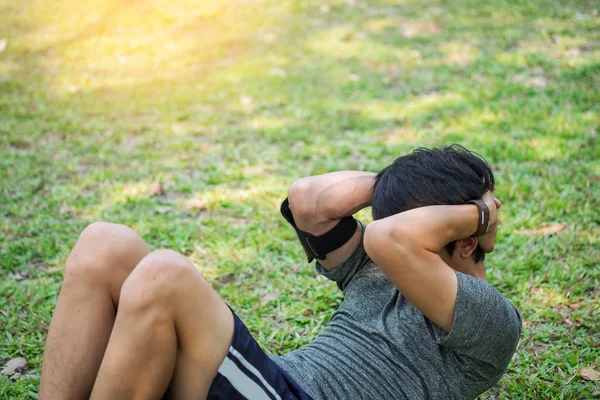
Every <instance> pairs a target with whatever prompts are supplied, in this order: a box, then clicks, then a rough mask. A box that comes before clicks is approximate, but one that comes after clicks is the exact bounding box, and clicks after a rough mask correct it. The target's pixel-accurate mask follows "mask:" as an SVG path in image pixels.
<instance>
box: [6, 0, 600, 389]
mask: <svg viewBox="0 0 600 400" xmlns="http://www.w3.org/2000/svg"><path fill="white" fill-rule="evenodd" d="M205 3H207V4H205ZM327 4H328V5H327V6H323V5H321V2H320V1H314V0H312V1H275V0H254V1H242V0H230V1H218V2H201V1H192V0H177V1H166V0H147V1H143V2H142V1H127V2H125V1H118V0H104V1H98V0H88V1H73V0H70V1H67V0H56V1H35V2H34V1H31V0H29V1H18V2H16V1H11V0H0V15H1V16H2V17H1V19H2V23H1V24H0V43H2V40H6V48H5V50H4V51H2V52H0V149H1V154H0V237H1V239H0V278H1V281H0V364H2V365H3V364H4V363H5V362H6V361H8V360H9V359H11V358H13V357H18V356H23V357H26V358H27V360H28V366H29V367H30V370H31V374H30V375H28V376H27V377H26V378H25V379H23V380H20V381H16V382H13V381H9V380H8V379H7V378H5V377H2V378H0V398H2V399H13V398H14V399H21V398H23V399H27V398H36V397H37V395H36V393H37V387H38V382H39V368H40V364H41V361H42V352H43V346H44V338H45V334H46V332H47V328H48V324H49V322H50V318H51V315H52V310H53V307H54V305H55V302H56V298H57V293H58V290H59V288H60V282H61V277H62V265H63V264H64V261H65V259H66V256H67V254H68V252H69V249H70V248H71V247H72V246H73V244H74V242H75V240H76V238H77V235H78V232H80V231H81V230H82V229H83V228H84V227H85V226H86V225H87V224H89V223H90V222H93V221H96V220H109V221H113V222H118V223H123V224H127V225H130V226H131V227H133V228H134V229H136V230H137V231H138V232H139V233H140V234H141V235H142V236H143V237H144V239H145V240H147V241H148V242H149V243H150V245H151V247H153V248H161V247H167V248H172V249H175V250H178V251H180V252H182V253H184V254H186V255H187V256H188V257H189V258H190V259H191V260H193V261H194V262H195V263H196V265H197V266H198V268H200V269H201V270H202V271H203V273H204V275H205V276H206V277H207V279H209V280H210V281H211V282H213V284H214V287H215V289H217V290H218V292H219V294H220V295H221V296H222V297H223V298H224V299H225V300H226V301H227V302H229V303H230V304H231V305H232V306H233V307H234V308H235V309H236V310H237V311H238V312H239V314H240V315H241V317H242V318H243V319H244V320H245V321H246V323H247V324H248V326H249V327H250V330H251V331H252V333H253V334H255V335H256V337H257V338H258V340H259V342H260V343H261V344H262V345H264V347H265V348H267V349H269V350H270V351H273V352H277V353H279V352H284V351H287V350H290V349H294V348H298V347H299V346H302V345H303V344H305V343H307V342H308V341H310V339H311V338H313V337H315V335H317V333H318V332H319V330H320V329H321V328H322V327H323V326H324V325H325V323H326V322H327V320H328V318H329V317H330V316H331V314H332V313H333V311H334V310H335V309H336V307H337V306H338V305H339V304H340V302H341V300H342V298H341V295H340V293H339V292H338V291H337V289H336V287H335V285H334V284H332V283H330V282H328V281H326V280H325V279H323V278H315V274H314V272H313V269H312V267H311V266H309V265H306V263H305V262H304V260H303V257H302V253H301V248H300V246H299V245H298V244H297V243H296V240H295V238H294V234H293V232H292V231H291V229H290V228H289V227H288V226H286V224H285V223H284V220H283V218H281V217H280V215H279V213H278V205H279V202H280V201H281V200H282V198H283V197H285V195H286V189H287V186H288V185H289V184H290V183H291V182H292V181H293V180H294V179H295V178H297V177H300V176H304V175H309V174H316V173H322V172H326V171H333V170H338V169H363V170H371V171H378V170H379V169H381V168H383V167H384V166H386V165H387V164H388V163H390V162H391V161H392V160H393V159H394V158H395V157H397V156H399V155H401V154H405V153H407V152H409V151H410V150H412V149H413V148H415V147H417V146H420V145H428V146H429V145H439V144H447V143H450V142H457V143H461V144H463V145H465V146H467V147H469V148H471V149H473V150H475V151H477V152H479V153H480V154H481V155H483V156H484V157H486V158H487V159H488V160H489V161H490V162H491V163H492V164H493V166H494V168H495V171H496V174H497V178H498V190H497V194H498V197H499V198H500V199H501V200H502V201H503V207H502V211H501V219H502V226H501V229H500V233H499V236H498V242H497V250H496V252H495V253H494V254H493V255H492V256H491V257H490V258H489V262H488V264H489V266H488V270H489V277H490V281H491V282H492V283H493V284H494V285H496V286H497V287H498V288H499V290H501V291H502V292H503V293H505V294H506V296H507V297H509V298H510V299H511V300H512V301H513V302H514V303H515V304H516V305H517V307H519V308H520V309H521V310H522V312H523V316H524V331H523V341H522V343H521V346H520V348H519V350H518V353H517V354H516V355H515V357H514V359H513V362H512V363H511V365H510V367H509V371H508V373H507V375H506V376H505V377H504V378H503V379H502V380H501V381H500V383H499V384H498V386H497V387H496V388H494V389H492V390H490V391H489V392H488V393H486V394H485V395H484V396H483V397H484V398H502V399H522V398H527V399H550V398H553V399H554V398H556V399H562V398H564V399H579V398H580V399H589V398H594V397H600V385H599V384H598V382H593V381H586V380H584V379H583V378H582V377H581V376H580V373H579V371H580V370H581V369H582V368H585V367H594V368H597V369H598V368H600V365H599V364H600V362H599V361H598V360H600V326H599V325H600V323H599V319H598V315H599V314H600V310H599V306H598V299H599V283H598V282H599V279H600V268H599V264H600V228H599V222H600V217H599V216H598V215H599V210H600V202H599V198H600V190H599V188H600V162H599V161H598V156H599V154H600V144H599V142H598V127H599V122H600V121H599V117H598V115H599V111H600V96H599V90H598V88H599V87H600V16H599V12H600V5H599V3H598V2H596V1H583V0H569V1H567V0H562V1H549V0H531V1H511V0H495V1H483V0H456V1H452V2H449V1H445V0H432V1H429V2H417V1H413V0H395V1H394V0H377V1H371V2H366V1H358V0H357V1H346V0H344V1H342V0H338V1H329V2H328V3H327ZM0 48H2V46H1V45H0ZM154 181H161V182H162V183H163V184H164V187H165V193H164V194H163V195H162V196H150V195H149V189H148V187H149V185H150V184H151V183H152V182H154ZM362 215H363V217H364V218H365V219H366V220H368V213H367V212H364V213H363V214H362ZM558 223H561V224H564V229H563V230H562V231H561V232H560V233H559V234H558V235H555V234H554V235H553V234H550V233H544V232H543V231H540V230H539V229H540V228H541V227H544V226H549V225H552V224H558Z"/></svg>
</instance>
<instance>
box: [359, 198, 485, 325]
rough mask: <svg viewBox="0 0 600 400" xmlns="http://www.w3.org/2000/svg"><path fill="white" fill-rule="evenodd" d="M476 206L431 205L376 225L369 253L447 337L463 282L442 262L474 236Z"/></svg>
mask: <svg viewBox="0 0 600 400" xmlns="http://www.w3.org/2000/svg"><path fill="white" fill-rule="evenodd" d="M478 217H479V211H478V209H477V207H476V206H475V205H457V206H429V207H421V208H416V209H413V210H409V211H406V212H403V213H400V214H396V215H392V216H390V217H387V218H383V219H380V220H377V221H374V222H372V223H371V224H369V225H368V226H367V229H366V232H365V238H364V241H365V250H366V252H367V254H368V255H369V257H370V258H371V259H372V260H373V261H374V262H375V263H376V264H377V265H378V266H379V268H380V269H381V270H382V271H383V273H384V274H385V275H386V276H387V277H388V278H389V279H390V280H391V281H392V283H394V285H395V286H396V288H398V290H399V291H400V292H401V293H402V294H403V295H404V296H405V297H406V299H407V300H408V301H409V302H410V303H411V304H412V305H413V306H415V307H416V308H417V309H418V310H419V311H421V312H422V313H423V314H424V315H425V316H426V317H428V318H429V319H430V320H431V321H433V322H434V323H435V324H436V325H438V326H439V327H440V328H442V329H444V330H445V331H446V332H450V330H451V329H452V325H453V323H454V309H455V306H456V294H457V290H458V283H457V279H456V274H455V272H454V271H453V270H452V268H450V266H448V265H447V264H446V263H445V262H444V261H443V260H442V258H441V257H440V255H439V253H440V252H441V251H442V249H443V248H444V246H445V245H446V244H448V243H450V242H452V241H454V240H459V239H464V238H467V237H469V236H471V235H473V234H474V233H475V231H476V229H477V225H478Z"/></svg>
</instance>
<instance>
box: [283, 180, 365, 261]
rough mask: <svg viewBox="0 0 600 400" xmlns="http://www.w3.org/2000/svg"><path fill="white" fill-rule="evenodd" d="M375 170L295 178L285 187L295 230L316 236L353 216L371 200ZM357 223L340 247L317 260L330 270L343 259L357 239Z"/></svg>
mask: <svg viewBox="0 0 600 400" xmlns="http://www.w3.org/2000/svg"><path fill="white" fill-rule="evenodd" d="M375 176H376V174H375V173H371V172H362V171H338V172H331V173H327V174H323V175H316V176H310V177H306V178H300V179H298V180H296V181H295V182H294V183H293V184H292V186H290V188H289V190H288V200H289V203H290V209H291V210H292V214H293V215H294V220H295V222H296V225H297V227H298V229H300V230H302V231H304V232H309V233H311V234H313V235H315V236H319V235H322V234H324V233H326V232H328V231H329V230H330V229H331V228H333V227H335V226H336V224H337V223H338V222H339V220H340V219H341V218H343V217H346V216H349V215H353V214H355V213H356V212H358V211H360V210H361V209H363V208H364V207H367V206H368V205H370V203H371V198H372V196H373V185H374V184H375ZM359 227H360V224H357V231H356V233H355V234H354V236H353V237H352V238H351V239H350V240H349V241H348V242H346V244H344V245H343V246H342V247H340V248H338V249H336V250H334V251H332V252H330V253H329V254H327V258H326V259H325V260H319V263H320V264H321V265H323V267H324V268H325V269H327V270H332V269H333V268H335V267H336V266H337V265H339V264H340V263H341V262H342V261H344V260H345V259H346V258H348V256H349V255H350V254H352V251H354V249H355V248H356V246H357V245H358V242H359V241H360V233H361V232H360V230H359V229H360V228H359Z"/></svg>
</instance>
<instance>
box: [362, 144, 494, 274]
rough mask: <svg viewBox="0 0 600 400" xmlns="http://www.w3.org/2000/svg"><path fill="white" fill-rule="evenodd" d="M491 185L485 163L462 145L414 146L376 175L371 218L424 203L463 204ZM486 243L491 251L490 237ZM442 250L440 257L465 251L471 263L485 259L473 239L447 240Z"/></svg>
mask: <svg viewBox="0 0 600 400" xmlns="http://www.w3.org/2000/svg"><path fill="white" fill-rule="evenodd" d="M493 188H494V174H493V173H492V170H491V168H490V166H489V165H488V163H487V162H486V161H485V160H483V159H482V158H481V157H479V156H478V155H476V154H474V153H472V152H470V151H469V150H467V149H465V148H464V147H462V146H459V145H451V146H447V147H437V148H431V149H427V148H418V149H416V150H414V151H413V152H412V153H410V154H408V155H405V156H401V157H398V158H397V159H396V160H395V161H394V162H393V163H392V164H391V165H389V166H388V167H386V168H384V169H383V170H382V171H381V172H379V174H377V179H376V182H375V188H374V190H373V199H372V202H371V204H372V207H373V219H381V218H385V217H388V216H390V215H394V214H398V213H401V212H403V211H407V210H410V209H413V208H418V207H424V206H432V205H457V204H465V203H467V202H468V201H469V200H474V199H479V198H481V197H482V196H483V195H484V194H485V193H486V192H488V191H490V190H493ZM494 234H495V232H494ZM490 246H491V247H490ZM490 246H488V247H490V250H491V249H492V248H493V238H492V241H491V243H490ZM446 251H447V253H448V254H447V255H442V256H443V257H444V258H445V257H446V256H450V257H454V258H456V257H457V256H460V255H464V254H469V256H472V259H473V261H474V262H475V263H479V262H480V261H483V259H484V258H485V251H484V250H483V248H482V247H481V246H480V245H479V243H478V242H477V241H476V240H475V239H473V240H470V241H469V239H465V240H464V241H457V242H452V243H449V244H448V245H447V246H446ZM455 251H458V252H459V253H460V254H454V253H455Z"/></svg>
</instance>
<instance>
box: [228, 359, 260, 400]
mask: <svg viewBox="0 0 600 400" xmlns="http://www.w3.org/2000/svg"><path fill="white" fill-rule="evenodd" d="M219 373H220V374H221V375H223V376H224V377H225V378H227V380H228V381H229V382H230V383H231V385H232V386H233V387H234V388H235V390H237V391H238V392H240V393H241V394H242V396H244V397H245V398H247V399H248V400H271V398H270V397H269V395H267V393H266V392H265V391H264V390H263V388H261V387H260V386H259V385H258V384H257V383H256V382H254V381H253V380H252V379H250V378H248V376H246V374H245V373H244V371H242V370H241V369H240V368H239V367H238V366H237V365H235V363H234V362H233V361H231V360H230V359H229V358H227V357H225V359H224V360H223V363H222V364H221V366H220V367H219Z"/></svg>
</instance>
